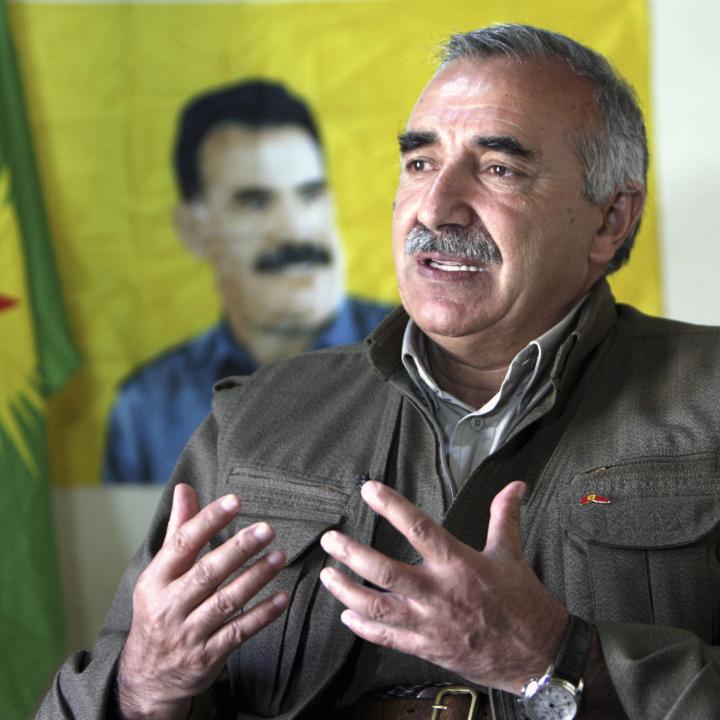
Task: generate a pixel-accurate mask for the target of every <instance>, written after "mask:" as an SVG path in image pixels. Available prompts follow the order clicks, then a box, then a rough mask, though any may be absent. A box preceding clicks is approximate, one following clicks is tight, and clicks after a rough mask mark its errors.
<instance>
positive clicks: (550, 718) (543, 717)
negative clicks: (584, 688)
mask: <svg viewBox="0 0 720 720" xmlns="http://www.w3.org/2000/svg"><path fill="white" fill-rule="evenodd" d="M525 712H526V713H527V715H528V717H529V718H530V720H572V719H573V718H574V717H575V715H576V714H577V699H576V696H575V690H574V688H573V687H572V686H571V685H569V684H566V683H564V682H562V681H557V680H555V679H551V680H549V681H548V682H546V683H543V684H542V685H539V686H538V687H537V689H536V691H535V692H534V693H533V694H532V696H531V697H526V698H525Z"/></svg>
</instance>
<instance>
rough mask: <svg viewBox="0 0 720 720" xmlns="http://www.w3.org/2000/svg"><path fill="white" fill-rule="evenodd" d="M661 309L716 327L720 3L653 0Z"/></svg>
mask: <svg viewBox="0 0 720 720" xmlns="http://www.w3.org/2000/svg"><path fill="white" fill-rule="evenodd" d="M651 8H652V20H653V56H652V62H653V94H654V108H653V114H654V122H655V140H656V145H655V157H654V158H653V159H652V162H654V164H655V173H656V178H657V181H658V201H659V203H658V204H659V208H660V235H661V242H662V252H663V268H664V277H663V282H664V287H665V310H666V314H667V315H669V316H670V317H673V318H677V319H682V320H691V321H693V322H701V323H709V324H714V325H718V324H720V282H719V281H718V268H719V267H720V121H719V118H720V90H718V78H720V51H719V47H718V38H717V32H718V28H720V4H718V3H717V2H714V1H713V0H688V1H686V2H682V3H681V2H677V1H676V0H651Z"/></svg>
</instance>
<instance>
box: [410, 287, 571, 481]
mask: <svg viewBox="0 0 720 720" xmlns="http://www.w3.org/2000/svg"><path fill="white" fill-rule="evenodd" d="M584 301H585V298H583V299H582V300H580V302H578V303H577V304H576V305H575V306H574V307H573V308H572V310H570V312H569V313H568V314H567V315H566V316H565V317H564V318H563V319H562V320H560V322H559V323H557V324H556V325H554V326H553V327H552V328H550V329H549V330H548V331H547V332H545V333H544V334H543V335H541V336H540V337H539V338H536V339H535V340H532V341H531V342H530V343H528V345H526V346H525V347H524V348H523V349H522V350H521V351H520V352H519V353H518V354H517V355H516V356H515V357H514V358H513V359H512V362H511V363H510V366H509V367H508V370H507V373H506V374H505V379H504V380H503V382H502V385H501V386H500V390H498V392H497V393H495V395H493V397H491V398H490V399H489V400H488V401H487V402H486V403H485V404H484V405H483V406H482V407H481V408H479V409H477V408H473V407H471V406H470V405H468V404H467V403H464V402H463V401H462V400H460V399H458V398H457V397H455V396H454V395H452V394H451V393H449V392H446V391H445V390H443V389H442V388H441V387H439V385H438V384H437V382H435V379H434V378H433V376H432V374H431V372H430V363H429V361H428V354H427V344H426V343H427V340H426V338H425V335H424V334H423V333H422V332H421V331H420V328H418V326H417V325H416V324H415V323H414V322H413V321H412V320H409V321H408V324H407V327H406V328H405V335H404V338H403V346H402V361H403V365H404V366H405V369H406V370H407V372H408V374H409V375H410V377H411V378H412V380H413V382H414V383H415V386H416V387H417V390H418V393H419V395H420V396H421V398H423V399H424V401H425V404H426V405H427V406H428V407H430V408H431V409H432V412H433V415H434V417H435V420H436V421H437V424H438V427H439V430H440V433H441V437H442V441H443V449H444V456H445V459H446V462H447V464H448V470H449V471H450V475H451V477H452V479H453V480H454V482H455V487H456V489H457V488H458V487H460V486H461V485H462V484H463V483H464V482H465V480H466V478H467V477H468V476H469V475H470V473H471V472H472V471H473V470H474V469H475V468H476V467H477V466H478V465H479V464H480V463H481V462H482V461H483V460H484V459H485V458H486V457H488V455H490V454H491V453H493V452H495V451H496V450H497V449H498V448H499V447H500V446H501V445H502V444H503V443H504V442H505V440H506V439H507V438H508V437H509V435H510V433H511V432H512V430H513V428H515V427H516V425H517V424H518V423H519V422H520V421H521V420H522V419H523V418H524V417H525V416H526V415H527V414H528V413H529V412H530V411H531V410H532V409H533V408H534V407H535V406H536V405H537V404H538V403H539V402H540V401H541V400H542V399H543V397H545V395H546V394H547V392H548V391H549V390H550V387H551V385H550V377H549V374H550V368H551V366H552V362H553V359H554V357H555V354H556V353H557V351H558V349H559V347H560V345H561V344H562V341H563V340H564V339H565V337H566V336H567V334H568V332H569V331H570V328H571V326H572V324H573V321H574V319H575V317H576V315H577V312H578V310H579V309H580V307H581V305H582V303H583V302H584Z"/></svg>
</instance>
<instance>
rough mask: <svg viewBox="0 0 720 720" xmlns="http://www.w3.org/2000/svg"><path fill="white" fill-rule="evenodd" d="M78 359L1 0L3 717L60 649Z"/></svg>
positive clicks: (31, 695) (30, 699)
mask: <svg viewBox="0 0 720 720" xmlns="http://www.w3.org/2000/svg"><path fill="white" fill-rule="evenodd" d="M77 365H78V356H77V352H76V350H75V348H74V346H73V344H72V341H71V339H70V335H69V333H68V329H67V324H66V321H65V317H64V314H63V306H62V302H61V299H60V291H59V284H58V279H57V275H56V272H55V265H54V261H53V253H52V244H51V241H50V235H49V231H48V225H47V220H46V215H45V211H44V209H43V206H42V201H41V196H40V186H39V183H38V177H37V172H36V169H35V163H34V158H33V153H32V147H31V142H30V133H29V129H28V125H27V118H26V115H25V107H24V102H23V96H22V90H21V85H20V76H19V73H18V68H17V62H16V56H15V53H14V50H13V46H12V40H11V34H10V25H9V22H8V15H7V8H6V5H5V0H0V531H1V532H2V537H3V548H2V550H0V718H3V720H16V719H17V720H23V718H26V717H27V716H28V715H29V713H30V712H31V710H32V708H33V707H34V705H35V703H36V701H37V699H38V697H37V696H38V693H39V692H40V691H41V690H42V688H43V686H44V683H45V682H46V680H47V677H48V675H49V673H50V672H51V671H52V669H53V668H54V666H55V665H56V664H57V662H58V660H59V659H60V655H61V653H62V646H63V632H62V605H61V595H60V581H59V576H58V567H57V559H56V554H55V548H54V537H53V528H52V515H51V507H50V487H49V481H48V460H47V439H46V432H45V402H44V399H45V398H46V397H47V396H48V395H49V394H50V393H51V392H53V391H54V390H56V389H58V388H59V387H60V386H61V385H62V384H63V382H64V381H65V380H66V379H67V377H68V376H69V375H70V373H72V371H73V370H74V369H75V367H76V366H77Z"/></svg>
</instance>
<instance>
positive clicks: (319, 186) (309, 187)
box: [295, 178, 328, 195]
mask: <svg viewBox="0 0 720 720" xmlns="http://www.w3.org/2000/svg"><path fill="white" fill-rule="evenodd" d="M327 186H328V183H327V180H325V178H322V179H318V180H306V181H305V182H302V183H300V184H299V185H297V186H296V188H295V192H297V193H300V195H308V194H313V193H320V192H322V191H323V190H326V189H327Z"/></svg>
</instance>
